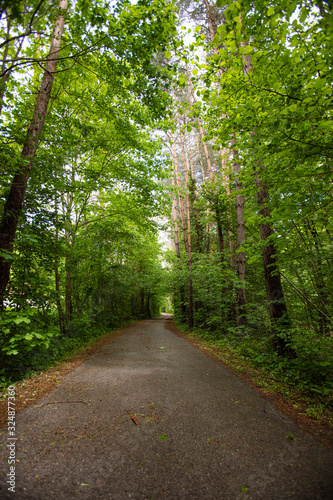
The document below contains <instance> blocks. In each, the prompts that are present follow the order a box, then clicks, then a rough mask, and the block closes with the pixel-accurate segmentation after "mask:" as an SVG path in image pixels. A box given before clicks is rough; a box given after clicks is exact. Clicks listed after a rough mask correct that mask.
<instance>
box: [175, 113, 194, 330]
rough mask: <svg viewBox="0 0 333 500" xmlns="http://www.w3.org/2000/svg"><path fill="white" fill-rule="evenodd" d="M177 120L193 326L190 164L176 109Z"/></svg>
mask: <svg viewBox="0 0 333 500" xmlns="http://www.w3.org/2000/svg"><path fill="white" fill-rule="evenodd" d="M177 121H178V129H179V142H180V148H181V152H182V158H183V166H184V172H185V182H186V219H187V256H188V260H187V266H188V272H189V281H188V326H189V327H190V328H193V286H192V276H191V269H192V254H191V219H190V197H189V170H190V166H189V164H188V159H187V155H186V153H185V150H184V144H183V140H182V131H181V125H180V117H179V113H178V111H177Z"/></svg>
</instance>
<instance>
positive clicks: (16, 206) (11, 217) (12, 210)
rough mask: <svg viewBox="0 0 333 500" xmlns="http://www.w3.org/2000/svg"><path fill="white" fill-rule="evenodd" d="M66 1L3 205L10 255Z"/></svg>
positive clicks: (3, 282) (2, 264)
mask: <svg viewBox="0 0 333 500" xmlns="http://www.w3.org/2000/svg"><path fill="white" fill-rule="evenodd" d="M66 9H67V0H60V1H59V14H58V16H57V19H56V23H55V28H54V31H53V35H52V40H51V47H50V52H49V55H48V58H47V62H46V64H45V71H44V75H43V79H42V83H41V86H40V89H39V92H38V96H37V101H36V106H35V110H34V115H33V118H32V122H31V123H30V125H29V127H28V132H27V136H26V140H25V143H24V146H23V150H22V165H21V167H20V168H19V170H18V171H17V173H16V174H15V176H14V178H13V181H12V185H11V189H10V192H9V195H8V198H7V201H6V203H5V207H4V211H3V216H2V220H1V223H0V250H2V251H3V252H4V253H5V254H11V253H12V251H13V243H14V239H15V234H16V228H17V223H18V218H19V216H20V213H21V211H22V206H23V201H24V196H25V192H26V188H27V184H28V180H29V177H30V172H31V169H32V166H33V161H32V160H33V159H34V158H35V155H36V152H37V148H38V144H39V141H40V135H41V133H42V130H43V125H44V121H45V117H46V114H47V107H48V103H49V100H50V94H51V90H52V84H53V79H54V73H55V71H56V68H57V59H58V55H59V50H60V43H61V37H62V33H63V30H64V24H65V16H64V13H65V11H66ZM10 267H11V262H10V260H9V259H4V258H0V298H1V299H2V297H3V294H4V292H5V289H6V287H7V283H8V281H9V275H10Z"/></svg>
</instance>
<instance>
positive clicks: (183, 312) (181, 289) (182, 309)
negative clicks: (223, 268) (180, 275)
mask: <svg viewBox="0 0 333 500" xmlns="http://www.w3.org/2000/svg"><path fill="white" fill-rule="evenodd" d="M172 156H173V155H172ZM173 161H174V158H173ZM175 173H176V167H175V164H174V174H175ZM172 186H173V188H175V175H173V176H172ZM177 219H178V217H177V197H176V194H174V196H173V220H174V225H175V232H174V238H175V246H176V256H177V260H178V268H179V270H181V261H180V246H179V233H178V222H177ZM179 295H180V314H181V322H182V323H185V321H186V308H185V291H184V287H183V286H182V285H181V286H180V287H179Z"/></svg>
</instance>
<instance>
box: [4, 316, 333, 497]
mask: <svg viewBox="0 0 333 500" xmlns="http://www.w3.org/2000/svg"><path fill="white" fill-rule="evenodd" d="M167 321H168V320H167ZM56 401H62V402H64V401H80V402H76V403H57V404H46V403H50V402H56ZM43 403H44V404H43ZM84 403H87V404H84ZM42 404H43V406H40V405H42ZM132 417H133V419H132ZM135 422H137V424H136V423H135ZM287 436H289V437H287ZM7 437H8V434H7V430H6V429H5V430H3V432H2V435H1V436H0V439H1V443H2V447H1V448H0V454H1V476H0V498H1V499H8V498H13V499H18V500H19V499H31V500H32V499H36V500H41V499H42V500H44V499H45V500H53V499H56V500H67V499H68V500H69V499H76V498H78V499H91V500H99V499H103V500H107V499H114V500H118V499H119V500H123V499H129V498H133V499H147V500H159V499H170V500H177V499H182V500H186V499H190V500H196V499H198V500H205V499H209V500H210V499H224V500H238V499H239V500H246V499H248V500H250V499H253V500H261V499H262V500H284V499H290V498H291V499H299V500H307V499H308V500H313V499H330V500H331V499H332V498H333V481H332V474H331V472H332V470H333V469H332V464H333V452H332V451H330V450H328V449H326V448H324V447H323V446H321V445H320V444H318V443H317V442H316V441H314V440H313V439H312V438H310V437H308V436H305V435H303V434H302V433H301V432H300V431H299V430H298V428H297V426H296V424H295V423H294V422H293V421H292V420H290V419H289V418H288V417H287V416H285V415H284V414H283V413H281V412H280V411H279V410H277V409H276V408H275V407H274V406H272V405H271V404H270V403H268V402H267V401H265V400H264V399H262V398H261V396H260V394H259V393H258V392H256V391H255V390H254V389H252V388H250V387H249V386H248V385H247V383H246V382H244V381H243V380H241V379H239V378H238V377H237V376H235V375H234V374H232V373H231V372H229V371H228V370H226V369H225V368H224V367H223V366H221V365H220V364H219V363H217V362H216V361H214V359H212V358H210V357H208V356H207V355H206V354H204V353H203V352H201V351H200V350H198V349H197V348H195V347H193V346H192V345H191V344H190V343H189V342H187V341H186V340H185V339H183V338H181V337H178V336H177V335H175V334H173V333H172V332H170V331H169V330H167V329H166V328H165V321H164V320H149V321H141V322H138V323H135V324H134V325H131V326H129V327H127V328H125V329H124V333H123V334H122V335H120V336H118V337H117V338H116V339H115V340H113V341H112V342H110V343H109V344H107V345H106V346H104V347H103V348H101V349H100V350H99V351H97V352H96V353H95V354H94V355H93V356H91V358H89V359H88V360H86V361H85V362H84V363H83V364H82V365H81V366H80V367H78V368H77V369H75V370H74V371H73V372H72V373H71V374H69V375H68V376H67V377H66V378H64V379H63V381H62V382H61V383H60V384H59V387H58V388H57V389H55V390H53V391H52V392H51V393H50V394H49V395H48V397H45V398H43V399H41V400H39V401H38V403H37V404H35V405H34V406H31V407H30V408H28V409H26V410H24V411H23V412H22V413H21V414H20V415H18V417H17V438H18V440H17V442H16V453H17V456H16V458H17V459H18V460H19V462H17V463H16V471H15V472H16V492H15V493H10V492H8V490H7V488H8V485H6V480H7V477H6V474H7V473H8V472H9V465H7V463H6V457H7V456H8V448H7V447H6V445H7V443H8V441H7Z"/></svg>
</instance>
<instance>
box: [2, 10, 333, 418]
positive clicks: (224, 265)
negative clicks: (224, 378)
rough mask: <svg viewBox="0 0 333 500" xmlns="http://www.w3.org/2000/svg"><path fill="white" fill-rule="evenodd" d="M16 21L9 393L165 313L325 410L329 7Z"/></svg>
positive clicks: (331, 357)
mask: <svg viewBox="0 0 333 500" xmlns="http://www.w3.org/2000/svg"><path fill="white" fill-rule="evenodd" d="M0 8H1V17H0V19H1V23H0V30H1V43H0V50H1V70H0V164H1V167H0V171H1V183H0V192H1V201H0V210H1V213H0V217H1V223H0V244H1V248H0V296H1V302H0V304H1V305H0V308H1V318H0V328H1V337H0V381H1V383H2V384H3V385H4V386H6V384H7V385H8V383H9V382H10V381H13V380H19V379H21V378H22V377H24V376H28V375H29V376H31V375H32V374H34V373H37V372H38V371H40V370H43V369H45V367H46V366H48V365H50V364H52V363H55V362H57V361H59V360H60V359H62V358H63V357H64V356H65V355H68V354H69V353H71V352H74V351H75V350H77V349H79V348H80V347H82V346H84V345H86V344H87V343H89V342H91V341H92V340H93V339H96V338H97V337H99V336H101V335H103V334H105V333H106V332H108V331H110V330H112V329H116V328H118V327H119V326H121V325H124V324H128V323H130V322H132V321H136V320H140V319H145V318H152V317H155V316H158V315H159V314H160V312H161V311H164V312H170V313H173V314H174V318H175V322H176V324H177V325H178V327H179V328H180V329H181V330H182V331H184V332H192V334H193V335H195V336H197V337H198V338H199V337H200V338H201V339H204V340H205V341H206V342H208V344H210V345H214V346H218V347H219V348H221V349H224V350H227V351H228V352H229V353H231V354H232V356H234V357H236V358H238V359H242V360H247V362H248V363H250V364H251V365H252V366H255V367H257V368H258V369H261V370H263V371H264V372H265V370H266V372H269V373H270V374H271V375H272V374H273V375H274V376H275V377H276V379H277V380H279V381H280V382H281V383H286V384H288V385H289V386H295V387H296V388H297V391H300V392H303V393H304V394H307V395H312V396H315V397H316V398H317V411H319V410H320V409H322V410H323V409H324V408H328V407H329V405H331V402H332V400H331V397H332V392H333V368H332V366H333V364H332V361H333V348H332V313H333V271H332V264H333V262H332V258H333V253H332V237H333V222H332V211H333V208H332V202H333V196H332V173H333V170H332V169H333V142H332V131H333V123H332V103H333V99H332V97H333V89H332V83H333V73H332V55H333V3H332V1H331V0H296V1H290V0H236V1H229V2H227V1H224V0H217V1H216V2H213V1H212V0H177V1H176V0H174V1H173V0H137V1H129V0H112V1H104V0H1V1H0ZM161 235H164V238H163V237H162V236H161ZM165 235H167V236H166V237H165Z"/></svg>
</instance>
